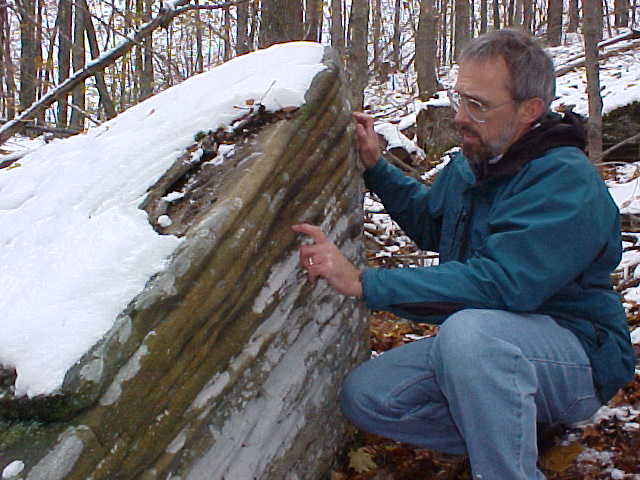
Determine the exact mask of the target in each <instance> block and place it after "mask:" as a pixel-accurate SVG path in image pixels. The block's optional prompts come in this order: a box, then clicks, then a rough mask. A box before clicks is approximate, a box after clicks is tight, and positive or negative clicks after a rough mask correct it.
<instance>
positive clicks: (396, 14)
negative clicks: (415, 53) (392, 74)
mask: <svg viewBox="0 0 640 480" xmlns="http://www.w3.org/2000/svg"><path fill="white" fill-rule="evenodd" d="M401 8H402V3H401V2H400V0H396V1H395V8H394V11H393V38H392V40H391V42H392V44H393V68H394V70H395V71H396V72H399V71H400V70H401V69H402V65H401V63H400V62H401V61H402V55H401V52H400V36H401V35H402V31H401V28H400V12H401V10H400V9H401ZM352 11H353V9H352Z"/></svg>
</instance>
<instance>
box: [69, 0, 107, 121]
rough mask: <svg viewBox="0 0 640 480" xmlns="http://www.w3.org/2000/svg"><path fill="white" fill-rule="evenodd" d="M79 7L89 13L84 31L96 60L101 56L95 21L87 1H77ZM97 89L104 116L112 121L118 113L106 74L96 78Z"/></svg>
mask: <svg viewBox="0 0 640 480" xmlns="http://www.w3.org/2000/svg"><path fill="white" fill-rule="evenodd" d="M76 1H77V2H78V5H79V6H80V7H81V8H83V9H84V11H85V12H86V13H87V14H86V15H85V16H84V31H85V33H86V35H87V43H88V44H89V51H90V52H91V58H92V59H96V58H98V57H99V56H100V47H99V46H98V39H97V37H96V30H95V28H94V26H93V20H92V19H91V15H90V12H89V5H87V0H76ZM95 79H96V87H97V88H98V93H99V95H100V105H101V106H102V108H103V109H104V114H105V117H106V118H107V119H111V118H113V117H115V116H116V111H115V108H114V106H113V101H112V100H111V96H110V95H109V90H108V89H107V84H106V83H105V81H104V72H98V73H96V76H95Z"/></svg>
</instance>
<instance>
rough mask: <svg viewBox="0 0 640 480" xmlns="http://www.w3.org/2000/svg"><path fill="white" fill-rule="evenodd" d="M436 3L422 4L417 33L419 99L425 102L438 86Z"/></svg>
mask: <svg viewBox="0 0 640 480" xmlns="http://www.w3.org/2000/svg"><path fill="white" fill-rule="evenodd" d="M434 1H435V0H422V1H421V2H420V17H419V19H418V30H417V32H416V59H415V67H416V73H417V75H418V97H419V98H420V99H421V100H423V101H426V100H427V99H428V98H429V97H431V95H433V93H434V92H435V91H436V88H437V84H438V79H437V77H436V59H437V38H438V12H437V11H436V8H435V5H434ZM418 128H420V127H419V126H418Z"/></svg>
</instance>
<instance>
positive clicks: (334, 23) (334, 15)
mask: <svg viewBox="0 0 640 480" xmlns="http://www.w3.org/2000/svg"><path fill="white" fill-rule="evenodd" d="M331 46H332V47H333V48H335V49H336V50H338V52H340V54H341V55H344V20H343V18H342V0H331Z"/></svg>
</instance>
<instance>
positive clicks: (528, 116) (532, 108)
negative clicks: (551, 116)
mask: <svg viewBox="0 0 640 480" xmlns="http://www.w3.org/2000/svg"><path fill="white" fill-rule="evenodd" d="M545 110H546V108H545V104H544V101H543V100H542V99H541V98H538V97H534V98H530V99H528V100H525V101H524V102H522V103H521V104H520V115H521V119H522V121H523V122H524V123H533V122H535V121H536V120H537V119H538V118H540V116H541V115H542V114H543V113H544V111H545Z"/></svg>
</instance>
